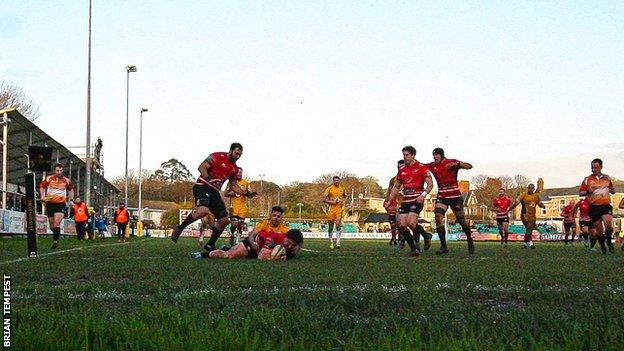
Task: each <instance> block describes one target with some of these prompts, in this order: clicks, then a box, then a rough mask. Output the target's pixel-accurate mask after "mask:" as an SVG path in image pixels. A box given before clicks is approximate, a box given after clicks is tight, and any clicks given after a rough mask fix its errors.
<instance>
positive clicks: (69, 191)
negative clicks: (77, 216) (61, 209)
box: [67, 183, 74, 202]
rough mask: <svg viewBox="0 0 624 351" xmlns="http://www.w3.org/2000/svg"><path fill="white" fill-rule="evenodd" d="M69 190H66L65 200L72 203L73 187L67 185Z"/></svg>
mask: <svg viewBox="0 0 624 351" xmlns="http://www.w3.org/2000/svg"><path fill="white" fill-rule="evenodd" d="M69 184H70V185H69V186H70V188H69V190H67V200H69V202H72V201H74V186H73V185H72V184H71V183H69Z"/></svg>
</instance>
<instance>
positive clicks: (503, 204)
mask: <svg viewBox="0 0 624 351" xmlns="http://www.w3.org/2000/svg"><path fill="white" fill-rule="evenodd" d="M512 202H513V201H511V199H510V198H509V197H508V196H507V195H505V196H503V197H500V196H497V197H496V198H495V199H494V201H492V206H493V207H494V211H495V212H496V218H507V212H509V207H510V206H511V203H512Z"/></svg>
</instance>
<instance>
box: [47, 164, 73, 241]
mask: <svg viewBox="0 0 624 351" xmlns="http://www.w3.org/2000/svg"><path fill="white" fill-rule="evenodd" d="M39 195H40V196H41V201H42V202H44V203H45V209H46V214H47V216H48V220H49V222H50V228H51V230H52V240H53V241H52V249H56V248H57V247H58V242H59V239H60V238H61V221H62V220H63V218H64V217H65V214H66V213H67V201H70V202H71V201H74V184H73V183H72V182H71V180H69V178H67V177H65V176H64V175H63V165H62V164H60V163H57V164H55V165H54V174H51V175H49V176H46V177H45V178H44V179H43V180H42V181H41V183H40V184H39Z"/></svg>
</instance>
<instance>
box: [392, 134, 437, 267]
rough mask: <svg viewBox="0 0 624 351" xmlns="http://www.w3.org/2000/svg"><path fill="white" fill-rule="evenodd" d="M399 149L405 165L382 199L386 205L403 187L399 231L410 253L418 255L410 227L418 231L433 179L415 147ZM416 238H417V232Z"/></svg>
mask: <svg viewBox="0 0 624 351" xmlns="http://www.w3.org/2000/svg"><path fill="white" fill-rule="evenodd" d="M401 151H402V152H403V160H404V161H405V166H404V167H403V168H401V169H400V170H399V171H398V173H397V175H396V179H395V182H394V186H393V187H392V190H391V191H390V194H389V195H388V197H387V198H386V200H385V201H384V207H388V206H389V204H391V203H392V202H393V201H395V200H396V198H397V196H398V194H399V191H400V190H401V187H403V203H402V204H401V207H400V208H399V215H398V218H397V221H398V225H399V232H400V233H401V235H402V236H403V238H405V241H406V242H407V244H408V245H409V247H410V249H411V252H410V255H412V256H420V247H419V244H418V242H414V236H412V233H411V232H410V229H411V230H412V232H414V233H418V232H417V229H416V226H417V225H418V216H419V215H420V212H421V211H422V209H423V206H424V203H425V198H426V196H427V194H429V193H430V192H431V189H433V181H432V180H431V174H430V173H429V169H428V168H427V165H425V164H422V163H420V162H418V161H417V160H416V158H415V157H416V149H415V148H414V147H413V146H411V145H409V146H405V147H404V148H403V149H402V150H401ZM423 188H424V189H423ZM416 239H418V234H417V235H416Z"/></svg>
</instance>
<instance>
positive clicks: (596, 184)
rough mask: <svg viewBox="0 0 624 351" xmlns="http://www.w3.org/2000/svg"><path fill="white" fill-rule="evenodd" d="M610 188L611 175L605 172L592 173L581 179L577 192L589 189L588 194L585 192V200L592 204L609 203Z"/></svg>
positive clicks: (611, 187)
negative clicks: (599, 173) (597, 174)
mask: <svg viewBox="0 0 624 351" xmlns="http://www.w3.org/2000/svg"><path fill="white" fill-rule="evenodd" d="M611 189H613V182H612V181H611V177H609V176H608V175H606V174H601V175H599V176H595V175H593V174H592V175H589V176H587V177H585V179H583V183H581V187H580V188H579V193H582V192H586V191H591V193H590V194H587V200H589V203H590V204H592V205H610V204H611ZM579 195H580V194H579Z"/></svg>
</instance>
